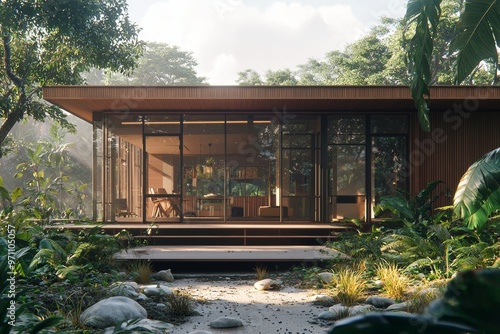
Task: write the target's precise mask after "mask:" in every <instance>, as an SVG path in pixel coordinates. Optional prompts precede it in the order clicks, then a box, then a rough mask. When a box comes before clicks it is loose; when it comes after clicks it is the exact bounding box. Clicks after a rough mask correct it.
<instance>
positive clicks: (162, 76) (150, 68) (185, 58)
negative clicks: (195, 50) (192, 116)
mask: <svg viewBox="0 0 500 334" xmlns="http://www.w3.org/2000/svg"><path fill="white" fill-rule="evenodd" d="M197 65H198V63H197V62H196V60H195V59H194V57H193V55H192V53H191V52H186V51H182V50H180V49H179V47H178V46H170V45H168V44H165V43H155V42H147V43H146V45H145V47H144V53H143V55H142V56H141V57H140V58H139V59H138V61H137V68H135V69H134V70H133V72H132V73H130V74H129V75H125V74H123V73H117V72H109V73H107V75H98V76H97V78H96V79H94V80H95V81H96V82H95V83H96V84H105V85H107V84H110V85H179V86H180V85H206V84H207V82H206V78H204V77H199V76H198V75H197V73H196V70H195V67H196V66H197Z"/></svg>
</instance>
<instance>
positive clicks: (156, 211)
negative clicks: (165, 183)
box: [150, 188, 181, 218]
mask: <svg viewBox="0 0 500 334" xmlns="http://www.w3.org/2000/svg"><path fill="white" fill-rule="evenodd" d="M150 193H151V194H156V195H166V194H168V193H167V191H166V190H165V188H157V189H155V188H151V189H150ZM151 201H152V202H153V211H152V216H153V217H156V218H158V217H179V216H180V213H181V210H180V209H179V206H178V205H177V203H175V200H174V199H172V198H168V197H151Z"/></svg>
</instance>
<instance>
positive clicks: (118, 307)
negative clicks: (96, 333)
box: [80, 296, 148, 329]
mask: <svg viewBox="0 0 500 334" xmlns="http://www.w3.org/2000/svg"><path fill="white" fill-rule="evenodd" d="M147 316H148V314H147V312H146V310H145V309H144V308H143V307H142V306H141V305H139V303H137V302H136V301H134V300H132V299H130V298H128V297H122V296H115V297H109V298H107V299H103V300H101V301H99V302H97V303H95V304H94V305H92V306H90V307H89V308H88V309H86V310H85V311H83V312H82V314H81V315H80V321H81V322H82V323H83V324H84V325H85V326H89V327H95V328H100V329H103V328H106V327H110V326H115V325H117V324H120V323H122V322H124V321H127V320H132V319H145V318H147Z"/></svg>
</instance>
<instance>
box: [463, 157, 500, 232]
mask: <svg viewBox="0 0 500 334" xmlns="http://www.w3.org/2000/svg"><path fill="white" fill-rule="evenodd" d="M499 180H500V148H497V149H495V150H493V151H491V152H489V153H487V154H485V155H484V156H483V157H481V159H479V160H478V161H476V162H475V163H474V164H472V165H471V166H470V167H469V169H468V170H467V172H465V174H464V175H463V176H462V178H461V179H460V182H459V184H458V187H457V190H456V192H455V197H454V199H453V206H454V212H455V214H456V215H457V216H458V217H459V218H461V219H463V221H464V224H465V225H466V226H468V227H469V228H470V229H473V228H480V227H482V226H483V225H484V224H485V223H486V222H487V220H488V217H489V216H490V214H491V213H493V212H495V211H496V210H498V209H499V208H500V183H499Z"/></svg>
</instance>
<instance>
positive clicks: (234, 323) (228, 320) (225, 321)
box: [210, 317, 243, 328]
mask: <svg viewBox="0 0 500 334" xmlns="http://www.w3.org/2000/svg"><path fill="white" fill-rule="evenodd" d="M241 326H243V321H241V320H240V319H238V318H233V317H220V318H218V319H216V320H214V321H211V322H210V327H212V328H233V327H241Z"/></svg>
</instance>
